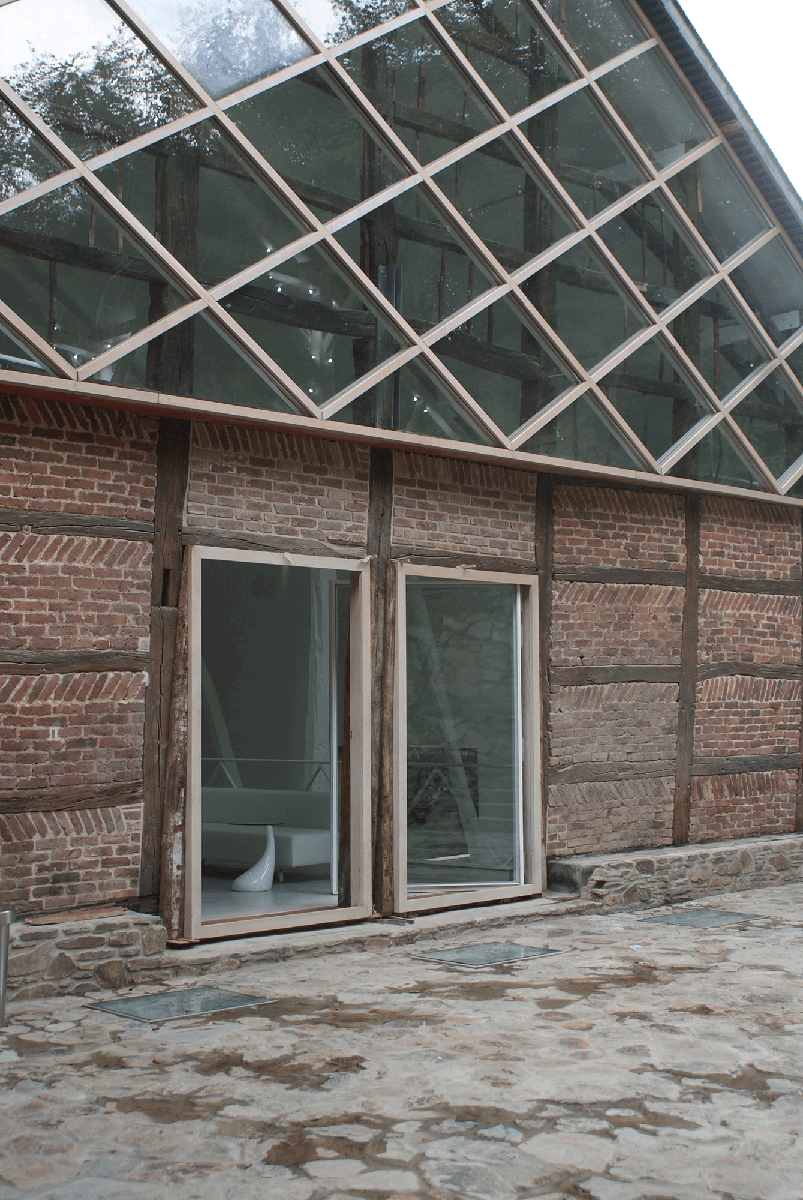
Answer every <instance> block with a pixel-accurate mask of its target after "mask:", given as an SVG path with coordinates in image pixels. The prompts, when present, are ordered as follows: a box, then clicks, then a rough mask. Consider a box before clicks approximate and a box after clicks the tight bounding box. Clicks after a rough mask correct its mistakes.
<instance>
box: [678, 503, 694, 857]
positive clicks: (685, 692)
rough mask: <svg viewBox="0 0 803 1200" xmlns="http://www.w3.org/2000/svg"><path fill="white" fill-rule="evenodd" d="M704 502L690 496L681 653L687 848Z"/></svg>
mask: <svg viewBox="0 0 803 1200" xmlns="http://www.w3.org/2000/svg"><path fill="white" fill-rule="evenodd" d="M699 583H700V500H699V497H697V496H687V497H686V592H685V595H684V601H683V630H682V635H681V651H680V692H679V695H678V734H677V771H676V776H675V799H674V807H673V813H672V841H673V844H674V845H675V846H685V845H686V843H687V842H688V840H689V826H690V823H691V777H692V755H693V752H694V712H695V704H696V699H697V636H698V623H699V620H698V615H699V599H700V590H699Z"/></svg>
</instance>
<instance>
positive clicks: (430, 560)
mask: <svg viewBox="0 0 803 1200" xmlns="http://www.w3.org/2000/svg"><path fill="white" fill-rule="evenodd" d="M393 558H394V559H395V560H396V561H397V562H398V561H400V560H401V561H403V562H407V563H410V564H411V565H412V566H416V567H451V568H457V567H470V568H471V569H472V570H476V571H507V572H509V573H512V574H516V575H532V573H533V565H532V563H531V562H522V561H521V559H516V558H495V557H494V556H493V555H486V554H471V553H470V552H468V551H464V552H462V553H460V552H458V551H452V552H449V551H443V550H436V551H433V552H432V553H431V554H427V553H421V548H420V547H417V546H399V545H396V546H394V547H393Z"/></svg>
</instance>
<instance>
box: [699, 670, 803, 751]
mask: <svg viewBox="0 0 803 1200" xmlns="http://www.w3.org/2000/svg"><path fill="white" fill-rule="evenodd" d="M800 697H801V683H800V680H798V679H753V678H750V677H749V676H744V675H729V676H724V677H720V678H718V679H704V680H702V681H701V682H700V683H698V685H697V707H696V711H695V722H694V752H695V754H696V755H699V756H700V757H705V758H708V757H711V758H719V757H724V756H725V755H740V754H786V753H789V754H796V753H797V752H798V750H799V747H800Z"/></svg>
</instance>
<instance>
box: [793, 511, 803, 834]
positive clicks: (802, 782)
mask: <svg viewBox="0 0 803 1200" xmlns="http://www.w3.org/2000/svg"><path fill="white" fill-rule="evenodd" d="M800 532H801V535H803V512H801V514H800ZM801 558H803V543H801ZM800 755H801V763H800V767H799V768H798V776H797V803H796V804H795V833H803V707H802V708H801V713H800Z"/></svg>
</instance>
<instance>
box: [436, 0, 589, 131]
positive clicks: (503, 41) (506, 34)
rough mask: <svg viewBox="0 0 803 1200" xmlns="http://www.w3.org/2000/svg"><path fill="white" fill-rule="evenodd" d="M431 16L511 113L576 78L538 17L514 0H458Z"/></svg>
mask: <svg viewBox="0 0 803 1200" xmlns="http://www.w3.org/2000/svg"><path fill="white" fill-rule="evenodd" d="M436 16H437V18H438V20H439V21H441V22H442V23H443V24H444V25H445V26H446V28H447V29H448V31H449V33H450V34H451V35H452V37H453V38H454V40H455V41H456V42H457V44H458V46H459V47H460V49H461V50H462V51H463V53H464V54H465V56H466V58H467V59H468V60H469V62H470V63H471V65H472V66H473V67H474V69H475V70H476V71H477V73H478V74H479V75H481V76H482V78H483V79H484V80H485V82H486V83H487V85H488V87H489V88H490V89H491V91H492V92H493V93H494V95H495V96H496V98H497V99H498V100H501V102H502V104H503V105H504V107H505V108H506V109H507V111H508V112H510V113H515V112H519V110H520V109H522V108H526V107H527V105H529V104H534V103H535V102H536V101H537V100H541V99H543V97H544V96H548V95H549V94H550V92H554V91H555V90H556V89H557V88H559V87H562V86H563V85H564V84H566V83H571V82H572V81H573V80H574V79H576V78H577V75H576V72H575V71H574V70H573V68H571V67H570V66H569V65H568V63H567V62H566V61H565V59H564V58H563V56H562V55H561V54H560V52H559V50H558V49H557V46H556V45H555V43H554V42H553V40H552V38H551V37H550V36H549V34H548V33H547V32H546V30H545V29H544V27H543V25H542V24H541V22H540V21H538V20H536V18H535V17H534V16H533V15H532V14H531V13H530V12H529V11H528V9H527V8H526V7H525V5H523V4H519V3H518V0H482V3H480V4H472V3H471V2H470V0H458V2H457V3H455V4H450V5H449V6H448V7H447V8H439V9H438V10H437V13H436Z"/></svg>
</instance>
